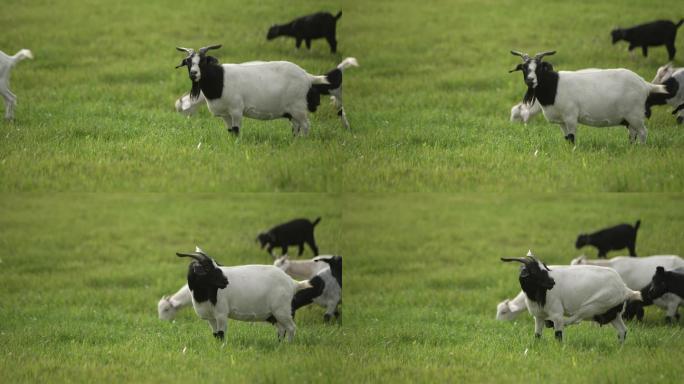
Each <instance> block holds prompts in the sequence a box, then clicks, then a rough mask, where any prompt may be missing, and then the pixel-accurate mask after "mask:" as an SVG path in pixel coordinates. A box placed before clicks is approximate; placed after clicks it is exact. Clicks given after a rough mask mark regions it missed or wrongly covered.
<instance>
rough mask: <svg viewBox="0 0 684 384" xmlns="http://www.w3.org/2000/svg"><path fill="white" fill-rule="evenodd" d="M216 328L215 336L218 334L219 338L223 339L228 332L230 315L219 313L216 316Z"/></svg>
mask: <svg viewBox="0 0 684 384" xmlns="http://www.w3.org/2000/svg"><path fill="white" fill-rule="evenodd" d="M215 321H216V328H217V332H216V334H215V335H214V336H216V338H217V339H219V340H221V341H223V338H224V336H225V334H226V327H227V326H228V316H227V315H219V316H217V317H216V320H215Z"/></svg>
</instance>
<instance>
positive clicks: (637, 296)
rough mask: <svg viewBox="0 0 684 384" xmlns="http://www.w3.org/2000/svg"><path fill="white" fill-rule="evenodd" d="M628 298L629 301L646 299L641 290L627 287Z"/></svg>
mask: <svg viewBox="0 0 684 384" xmlns="http://www.w3.org/2000/svg"><path fill="white" fill-rule="evenodd" d="M627 291H628V292H627V300H629V301H644V298H643V297H642V296H641V292H639V291H632V290H631V289H629V288H627Z"/></svg>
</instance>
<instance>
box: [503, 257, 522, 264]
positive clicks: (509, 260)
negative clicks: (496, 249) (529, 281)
mask: <svg viewBox="0 0 684 384" xmlns="http://www.w3.org/2000/svg"><path fill="white" fill-rule="evenodd" d="M501 261H505V262H511V261H517V262H520V263H523V264H527V263H528V260H526V259H523V258H522V257H502V258H501Z"/></svg>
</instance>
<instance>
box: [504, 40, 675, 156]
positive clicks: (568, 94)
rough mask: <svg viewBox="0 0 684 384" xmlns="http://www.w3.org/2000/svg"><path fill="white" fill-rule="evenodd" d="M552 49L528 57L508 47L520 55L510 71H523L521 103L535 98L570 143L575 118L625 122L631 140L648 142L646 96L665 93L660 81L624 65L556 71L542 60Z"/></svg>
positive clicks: (598, 124) (610, 123) (592, 123)
mask: <svg viewBox="0 0 684 384" xmlns="http://www.w3.org/2000/svg"><path fill="white" fill-rule="evenodd" d="M555 53H556V51H548V52H542V53H538V54H536V55H535V56H534V57H530V56H529V55H528V54H526V53H520V52H516V51H511V54H513V55H515V56H520V57H521V58H522V60H523V63H522V64H518V65H517V66H516V67H515V69H513V70H511V71H510V72H515V71H522V72H523V75H524V78H525V84H527V93H525V97H524V102H525V103H527V104H531V103H532V102H533V101H534V100H537V101H538V102H539V104H541V108H542V112H543V113H544V116H545V117H546V119H547V120H548V121H549V122H552V123H557V124H560V126H561V130H562V131H563V134H564V135H565V139H566V140H568V141H569V142H570V143H572V144H573V145H574V144H575V133H576V130H577V124H578V123H582V124H585V125H589V126H594V127H609V126H615V125H625V126H627V128H628V129H629V138H630V140H631V141H632V142H634V141H636V138H637V135H638V137H639V140H640V141H641V142H642V143H645V142H646V136H647V130H646V126H645V125H644V120H645V118H646V116H645V113H646V98H647V97H648V95H649V94H651V93H668V92H669V91H668V90H667V89H666V87H665V86H664V85H659V84H651V83H648V82H646V81H645V80H644V79H642V78H641V77H639V75H637V74H636V73H634V72H632V71H629V70H627V69H603V70H584V71H576V72H572V71H559V72H555V71H554V70H553V66H552V65H551V64H550V63H548V62H545V61H543V58H544V56H549V55H553V54H555Z"/></svg>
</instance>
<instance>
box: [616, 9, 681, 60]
mask: <svg viewBox="0 0 684 384" xmlns="http://www.w3.org/2000/svg"><path fill="white" fill-rule="evenodd" d="M682 23H684V19H681V20H679V23H677V24H675V23H673V22H671V21H670V20H656V21H652V22H650V23H644V24H639V25H636V26H634V27H631V28H616V29H614V30H612V31H611V32H610V35H611V36H612V38H613V44H615V43H617V42H618V41H620V40H625V41H627V42H628V43H629V51H630V52H631V51H632V50H633V49H634V48H636V47H641V52H642V53H643V54H644V57H647V56H648V47H656V46H659V45H664V46H665V47H666V48H667V54H668V55H669V57H670V58H669V60H672V59H674V56H675V52H676V51H677V50H676V49H675V39H676V38H677V29H678V28H679V27H680V26H681V25H682Z"/></svg>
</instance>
